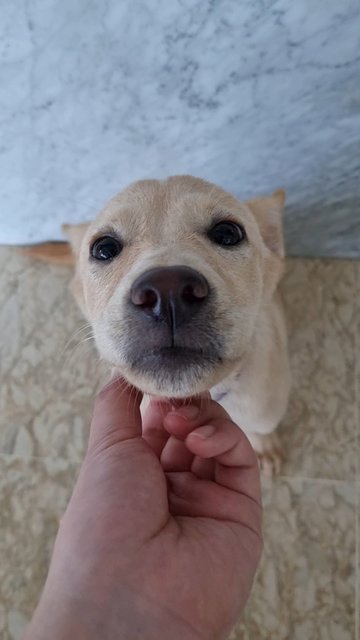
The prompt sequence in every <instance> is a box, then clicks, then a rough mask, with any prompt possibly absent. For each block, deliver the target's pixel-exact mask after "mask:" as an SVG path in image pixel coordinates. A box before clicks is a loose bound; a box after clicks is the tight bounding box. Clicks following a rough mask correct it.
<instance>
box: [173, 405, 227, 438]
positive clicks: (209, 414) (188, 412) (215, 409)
mask: <svg viewBox="0 0 360 640" xmlns="http://www.w3.org/2000/svg"><path fill="white" fill-rule="evenodd" d="M217 419H223V420H228V419H230V418H229V415H228V414H227V413H226V411H225V409H224V408H223V407H221V406H220V405H219V404H218V403H217V402H215V401H214V400H211V398H210V396H209V395H202V396H200V397H195V398H191V404H190V405H184V406H182V405H181V406H175V407H172V409H171V411H169V412H168V413H167V415H166V416H165V418H164V426H165V428H166V430H167V431H168V432H169V433H171V434H172V435H173V436H175V437H176V438H180V439H185V438H186V437H187V435H188V434H189V433H190V431H193V430H194V429H196V427H200V426H202V425H204V424H209V423H210V424H211V423H212V422H213V420H217Z"/></svg>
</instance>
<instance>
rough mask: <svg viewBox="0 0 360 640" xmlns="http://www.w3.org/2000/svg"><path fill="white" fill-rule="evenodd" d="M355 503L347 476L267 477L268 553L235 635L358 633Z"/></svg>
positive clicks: (321, 637)
mask: <svg viewBox="0 0 360 640" xmlns="http://www.w3.org/2000/svg"><path fill="white" fill-rule="evenodd" d="M354 504H355V490H354V486H351V485H349V484H345V483H332V482H326V483H323V482H320V481H302V480H286V479H278V480H277V481H276V482H274V484H271V482H270V481H269V482H266V483H265V486H264V507H265V517H264V520H265V522H264V537H265V550H264V556H263V559H262V563H261V568H260V571H259V574H258V577H257V581H256V584H255V587H254V590H253V593H252V595H251V597H250V602H249V603H248V606H247V608H246V611H245V613H244V616H243V620H242V622H241V623H240V624H239V625H238V627H237V629H236V631H234V633H233V634H232V636H231V639H232V640H235V639H236V640H240V639H241V640H255V639H256V640H269V639H270V638H271V640H290V639H291V640H312V639H314V640H353V638H354V632H355V517H354V514H355V511H354Z"/></svg>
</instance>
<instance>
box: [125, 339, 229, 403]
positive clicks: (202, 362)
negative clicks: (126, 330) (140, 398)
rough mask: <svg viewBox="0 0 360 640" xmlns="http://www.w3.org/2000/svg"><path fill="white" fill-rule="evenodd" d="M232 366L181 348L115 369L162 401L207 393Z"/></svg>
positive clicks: (213, 357)
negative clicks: (163, 399)
mask: <svg viewBox="0 0 360 640" xmlns="http://www.w3.org/2000/svg"><path fill="white" fill-rule="evenodd" d="M233 366H234V364H233V363H230V362H224V361H223V360H222V358H221V357H220V356H214V355H213V356H210V355H206V356H204V354H202V353H201V352H199V351H194V350H191V349H184V348H164V349H159V350H157V351H153V352H149V353H147V354H146V355H143V356H142V357H141V358H138V359H137V360H136V361H135V362H132V363H131V364H130V363H129V362H127V363H126V364H125V365H124V366H121V365H120V366H117V368H118V370H119V371H120V372H121V373H122V375H123V376H124V377H125V378H126V379H127V380H128V381H129V382H130V383H131V384H132V385H134V386H135V387H137V388H138V389H140V390H141V391H142V392H143V393H146V394H149V395H156V396H162V397H164V398H186V397H189V396H194V395H197V394H199V393H202V392H203V391H208V390H209V389H210V388H211V387H213V386H214V385H215V384H218V383H219V382H221V380H222V379H223V378H225V377H226V376H227V375H228V374H229V372H230V371H231V369H232V368H233Z"/></svg>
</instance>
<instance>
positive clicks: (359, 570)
mask: <svg viewBox="0 0 360 640" xmlns="http://www.w3.org/2000/svg"><path fill="white" fill-rule="evenodd" d="M356 512H357V513H356V591H355V607H356V612H355V620H356V622H355V626H356V632H355V638H356V640H360V482H357V483H356Z"/></svg>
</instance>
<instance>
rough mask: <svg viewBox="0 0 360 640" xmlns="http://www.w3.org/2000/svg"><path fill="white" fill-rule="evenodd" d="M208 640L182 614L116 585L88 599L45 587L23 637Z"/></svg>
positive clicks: (36, 639)
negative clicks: (105, 594) (106, 592)
mask: <svg viewBox="0 0 360 640" xmlns="http://www.w3.org/2000/svg"><path fill="white" fill-rule="evenodd" d="M50 637H51V638H52V640H69V638H76V640H99V638H101V640H129V638H131V639H132V640H168V638H169V637H171V639H172V640H208V636H207V635H205V633H204V632H200V631H199V630H197V629H195V628H193V627H192V626H191V625H190V624H189V623H188V622H187V621H186V620H185V619H184V618H183V617H182V616H180V615H177V614H174V613H173V612H172V611H169V610H168V609H167V608H166V606H162V605H158V604H157V603H156V602H154V601H152V600H151V599H149V598H147V597H144V596H143V595H139V593H137V592H135V591H133V590H132V589H130V588H129V587H128V586H127V587H123V586H122V587H116V588H115V589H114V591H113V592H112V594H111V598H110V599H109V598H106V597H105V598H104V594H102V593H99V594H98V597H97V598H96V599H94V597H92V598H91V600H89V599H88V598H86V597H84V596H83V595H82V594H79V596H74V594H71V595H70V594H64V593H59V592H57V593H56V592H55V590H53V589H52V588H50V587H45V589H44V592H43V594H42V596H41V599H40V602H39V604H38V607H37V609H36V611H35V613H34V616H33V619H32V621H31V623H30V625H29V627H28V629H27V633H26V634H25V638H24V640H48V639H49V638H50Z"/></svg>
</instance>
